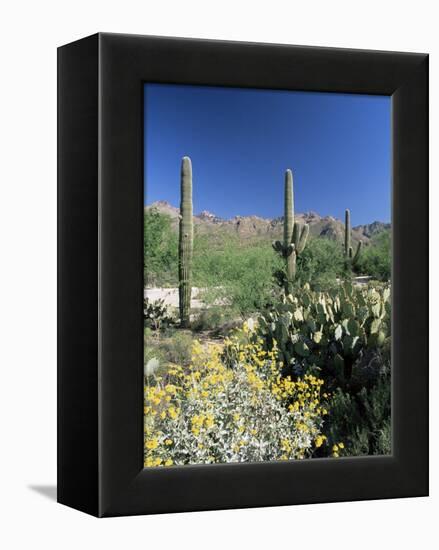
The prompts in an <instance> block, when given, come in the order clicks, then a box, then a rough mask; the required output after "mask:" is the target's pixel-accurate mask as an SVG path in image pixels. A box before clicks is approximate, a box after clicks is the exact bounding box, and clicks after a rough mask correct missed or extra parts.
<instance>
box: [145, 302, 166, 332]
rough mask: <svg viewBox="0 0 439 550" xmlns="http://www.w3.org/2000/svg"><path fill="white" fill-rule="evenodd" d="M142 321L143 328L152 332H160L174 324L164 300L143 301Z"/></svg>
mask: <svg viewBox="0 0 439 550" xmlns="http://www.w3.org/2000/svg"><path fill="white" fill-rule="evenodd" d="M143 319H144V326H145V327H148V328H151V329H153V330H160V329H161V328H163V327H166V326H169V325H171V324H172V323H173V322H174V320H173V319H172V317H171V315H170V313H169V310H168V308H167V306H166V305H165V301H164V300H154V301H151V300H148V298H144V299H143Z"/></svg>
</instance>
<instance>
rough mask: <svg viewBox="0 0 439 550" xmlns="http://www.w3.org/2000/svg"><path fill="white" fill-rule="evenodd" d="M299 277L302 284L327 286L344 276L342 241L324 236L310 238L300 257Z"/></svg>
mask: <svg viewBox="0 0 439 550" xmlns="http://www.w3.org/2000/svg"><path fill="white" fill-rule="evenodd" d="M297 267H298V269H297V278H298V280H299V281H300V284H302V285H303V284H304V283H309V284H310V285H311V286H312V287H314V286H319V287H326V286H331V285H333V284H334V283H335V280H336V278H337V277H342V276H343V270H344V258H343V250H342V247H341V246H340V243H339V242H337V241H333V240H331V239H328V238H324V237H315V238H313V239H309V241H308V244H307V247H306V248H305V249H304V251H303V252H302V254H301V256H299V258H298V266H297Z"/></svg>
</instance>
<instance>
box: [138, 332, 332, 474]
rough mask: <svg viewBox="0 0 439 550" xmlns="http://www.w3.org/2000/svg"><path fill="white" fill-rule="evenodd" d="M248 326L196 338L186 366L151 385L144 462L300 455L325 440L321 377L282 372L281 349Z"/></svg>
mask: <svg viewBox="0 0 439 550" xmlns="http://www.w3.org/2000/svg"><path fill="white" fill-rule="evenodd" d="M248 332H249V328H248V326H247V325H246V324H245V325H244V329H243V331H241V333H240V334H239V335H237V336H233V337H231V338H230V339H228V340H226V342H225V344H224V346H223V347H220V346H218V345H212V344H210V345H208V346H206V347H203V346H202V345H201V344H200V343H199V342H197V341H195V342H194V345H193V348H192V361H191V363H190V365H189V366H188V367H182V366H180V365H172V366H171V367H170V369H169V370H168V372H167V374H166V376H162V377H154V376H151V377H148V378H147V379H146V384H145V410H144V412H145V415H144V417H145V426H144V438H145V445H144V450H145V453H144V463H145V466H147V467H148V466H171V465H174V464H175V465H183V464H213V463H224V462H258V461H269V460H289V459H302V458H306V457H308V456H311V454H312V451H313V449H315V448H316V447H320V446H321V445H324V444H326V438H325V436H324V435H322V433H321V429H322V425H323V417H324V415H325V414H327V411H326V410H325V407H324V403H323V402H322V397H321V387H322V384H323V381H322V380H319V379H318V378H316V377H314V376H311V375H307V376H305V377H304V378H303V379H298V380H296V381H293V380H292V379H290V378H281V377H280V375H279V367H278V365H277V364H276V357H277V350H276V349H275V348H274V349H273V350H271V351H265V350H264V349H263V348H262V342H259V341H256V342H250V338H248V337H247V335H248Z"/></svg>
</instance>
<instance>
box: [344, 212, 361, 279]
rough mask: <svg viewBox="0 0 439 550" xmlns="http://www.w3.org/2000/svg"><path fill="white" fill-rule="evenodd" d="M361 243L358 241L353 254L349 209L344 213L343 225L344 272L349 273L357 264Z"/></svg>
mask: <svg viewBox="0 0 439 550" xmlns="http://www.w3.org/2000/svg"><path fill="white" fill-rule="evenodd" d="M362 245H363V243H362V242H361V241H359V243H358V245H357V249H356V251H355V254H354V253H353V249H352V246H351V212H350V210H349V209H346V211H345V225H344V257H345V266H346V270H347V271H350V270H351V269H352V267H354V266H356V265H357V264H358V260H359V259H360V254H361V247H362Z"/></svg>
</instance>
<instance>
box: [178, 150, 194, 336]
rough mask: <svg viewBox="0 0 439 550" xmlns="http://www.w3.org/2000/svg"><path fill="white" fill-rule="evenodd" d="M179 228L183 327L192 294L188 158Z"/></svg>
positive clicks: (183, 170)
mask: <svg viewBox="0 0 439 550" xmlns="http://www.w3.org/2000/svg"><path fill="white" fill-rule="evenodd" d="M180 201H181V202H180V226H179V243H178V281H179V287H178V291H179V306H180V322H181V325H182V326H183V327H187V326H188V325H189V315H190V308H191V292H192V277H191V269H192V252H193V234H194V228H193V215H192V210H193V207H192V163H191V159H190V158H189V157H183V159H182V162H181V198H180Z"/></svg>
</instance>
